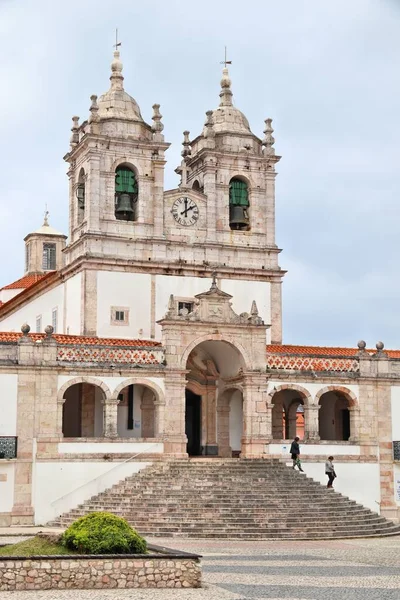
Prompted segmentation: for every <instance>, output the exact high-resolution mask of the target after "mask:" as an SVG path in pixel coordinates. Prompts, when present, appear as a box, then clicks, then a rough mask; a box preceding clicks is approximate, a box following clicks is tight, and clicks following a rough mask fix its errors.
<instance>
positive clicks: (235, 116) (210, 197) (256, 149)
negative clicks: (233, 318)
mask: <svg viewBox="0 0 400 600" xmlns="http://www.w3.org/2000/svg"><path fill="white" fill-rule="evenodd" d="M226 64H227V63H226V61H225V67H224V69H223V72H222V78H221V90H220V93H219V97H220V102H219V106H218V108H217V109H215V110H209V111H207V112H206V121H205V125H204V128H203V131H202V133H201V134H200V135H198V136H197V137H195V138H194V139H192V140H190V139H189V132H184V142H183V152H182V157H183V160H182V163H181V165H180V167H179V168H178V169H177V172H178V173H179V174H180V175H181V184H180V189H181V191H182V192H183V191H185V190H186V191H185V194H187V195H189V196H190V194H192V196H193V198H194V194H198V193H199V192H200V193H201V194H202V195H203V198H205V201H204V205H205V206H204V211H203V212H205V213H206V216H205V219H204V220H203V223H202V224H203V230H201V227H199V231H198V234H199V235H203V240H204V244H205V246H212V247H213V252H212V253H211V252H210V255H213V256H214V257H215V256H216V257H217V263H218V264H216V265H215V268H216V269H217V270H218V273H219V274H220V275H221V278H223V279H224V274H225V273H226V276H227V277H228V278H229V279H232V278H236V277H238V278H243V279H246V280H247V281H249V280H250V281H253V282H260V285H264V287H265V294H268V295H269V296H270V297H269V305H270V322H271V341H272V342H275V343H281V339H282V324H281V323H282V317H281V312H282V309H281V283H282V278H283V275H284V274H285V272H284V271H282V270H281V268H280V267H279V264H278V255H279V253H280V249H279V248H278V247H277V245H276V243H275V177H276V170H275V165H276V163H277V162H278V161H279V160H280V156H277V155H276V153H275V149H274V143H275V140H274V137H273V131H274V130H273V128H272V119H269V118H268V119H266V120H265V127H264V137H263V139H260V138H259V137H257V136H256V135H255V134H254V133H253V132H252V131H251V129H250V125H249V122H248V120H247V118H246V117H245V115H244V114H243V113H242V112H241V111H240V110H239V109H238V108H236V107H235V106H234V105H233V101H232V90H231V79H230V77H229V72H228V68H227V66H226ZM183 212H184V211H183ZM198 222H199V223H200V222H201V218H199V221H198ZM217 249H218V252H217ZM232 270H234V273H232ZM265 284H267V285H265ZM221 285H222V286H223V287H224V289H226V288H227V285H228V286H229V283H225V281H224V283H223V284H221ZM238 292H239V293H240V291H239V289H238V288H232V289H231V290H230V293H231V294H232V295H233V297H236V296H237V294H238Z"/></svg>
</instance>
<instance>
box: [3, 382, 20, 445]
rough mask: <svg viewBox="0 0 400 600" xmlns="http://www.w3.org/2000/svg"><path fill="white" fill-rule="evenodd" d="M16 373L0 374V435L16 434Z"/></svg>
mask: <svg viewBox="0 0 400 600" xmlns="http://www.w3.org/2000/svg"><path fill="white" fill-rule="evenodd" d="M17 396H18V375H17V374H13V373H2V374H0V435H5V436H8V435H10V436H12V435H17Z"/></svg>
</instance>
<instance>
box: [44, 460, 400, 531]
mask: <svg viewBox="0 0 400 600" xmlns="http://www.w3.org/2000/svg"><path fill="white" fill-rule="evenodd" d="M103 510H104V511H108V512H112V513H114V514H116V515H120V516H122V517H125V518H126V519H127V520H128V521H129V523H131V525H132V526H133V527H135V528H136V529H137V530H138V531H139V533H141V534H142V535H144V536H147V535H148V536H165V537H169V536H182V537H191V538H227V539H245V540H265V539H298V540H301V539H327V538H330V539H339V538H351V537H368V536H387V535H395V534H399V533H400V525H395V524H394V523H393V522H392V521H388V520H387V519H384V518H383V517H380V516H379V515H377V514H376V513H374V512H372V511H370V510H368V509H366V508H364V507H363V506H361V505H359V504H357V503H356V502H354V501H352V500H349V499H348V498H346V497H345V496H342V495H341V494H338V493H337V492H335V491H334V490H328V489H326V488H325V487H323V486H322V485H320V484H319V483H317V482H315V481H314V480H312V479H309V478H308V477H306V476H305V475H303V474H301V473H299V472H297V471H294V470H293V469H291V468H290V467H287V466H286V465H284V464H282V462H280V461H279V460H274V459H260V460H258V459H255V460H246V459H244V460H238V459H237V460H235V459H188V460H172V461H168V462H162V463H156V464H153V465H151V466H150V467H147V468H146V469H144V470H143V471H141V472H140V473H138V474H137V475H134V476H132V477H128V478H127V479H125V480H124V481H121V482H119V483H118V484H116V485H114V486H113V487H112V488H109V489H108V490H105V491H104V492H102V493H101V494H99V495H98V496H95V497H93V498H91V499H90V500H88V501H86V502H85V503H84V504H82V505H80V506H78V507H77V508H76V509H74V510H72V511H70V512H69V513H67V514H64V515H61V517H59V519H57V520H56V521H54V522H53V523H51V525H54V526H58V527H60V526H61V527H64V526H68V525H69V524H70V523H72V522H73V521H74V520H76V519H77V518H78V517H80V516H82V515H84V514H87V513H90V512H93V511H103Z"/></svg>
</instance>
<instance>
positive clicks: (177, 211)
mask: <svg viewBox="0 0 400 600" xmlns="http://www.w3.org/2000/svg"><path fill="white" fill-rule="evenodd" d="M171 212H172V216H173V217H174V219H175V221H176V222H177V223H179V225H184V226H185V227H188V226H190V225H194V224H195V223H196V221H197V219H198V218H199V207H198V206H197V204H196V202H195V201H194V200H192V199H191V198H189V197H188V196H181V197H180V198H177V199H176V200H175V202H174V203H173V205H172V208H171Z"/></svg>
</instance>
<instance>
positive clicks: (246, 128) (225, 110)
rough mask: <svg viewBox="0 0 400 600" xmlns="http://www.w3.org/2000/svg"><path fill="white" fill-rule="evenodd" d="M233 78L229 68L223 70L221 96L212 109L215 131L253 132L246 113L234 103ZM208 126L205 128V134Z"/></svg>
mask: <svg viewBox="0 0 400 600" xmlns="http://www.w3.org/2000/svg"><path fill="white" fill-rule="evenodd" d="M231 83H232V82H231V79H230V77H229V71H228V68H227V67H225V68H224V69H223V71H222V78H221V91H220V93H219V97H220V98H221V100H220V103H219V106H218V108H216V109H215V110H213V111H212V115H211V121H212V127H213V130H214V132H215V133H228V132H229V133H244V134H251V130H250V125H249V122H248V120H247V118H246V117H245V115H244V114H243V113H242V112H241V111H240V110H239V109H238V108H236V107H235V106H234V105H233V102H232V96H233V93H232V90H231ZM205 131H206V127H205V128H204V130H203V135H204V133H205Z"/></svg>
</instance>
